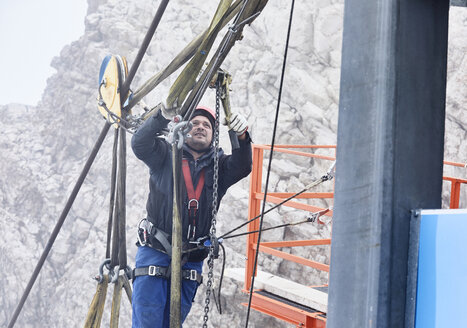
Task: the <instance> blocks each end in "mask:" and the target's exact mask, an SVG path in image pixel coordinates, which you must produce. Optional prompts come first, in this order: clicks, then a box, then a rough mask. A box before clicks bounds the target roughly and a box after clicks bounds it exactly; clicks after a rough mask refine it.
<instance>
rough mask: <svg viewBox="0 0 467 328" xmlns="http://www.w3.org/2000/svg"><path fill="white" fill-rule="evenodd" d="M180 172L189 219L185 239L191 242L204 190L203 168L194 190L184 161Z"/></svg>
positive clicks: (187, 166) (184, 160)
mask: <svg viewBox="0 0 467 328" xmlns="http://www.w3.org/2000/svg"><path fill="white" fill-rule="evenodd" d="M182 171H183V177H184V179H185V186H186V192H187V194H188V216H189V218H190V224H189V225H188V235H187V239H188V240H190V241H192V240H194V239H195V233H196V213H197V211H198V208H199V197H200V196H201V192H202V191H203V188H204V168H202V169H201V173H200V176H199V180H198V184H197V185H196V190H195V189H194V187H193V180H192V179H191V172H190V165H189V164H188V160H186V159H183V160H182Z"/></svg>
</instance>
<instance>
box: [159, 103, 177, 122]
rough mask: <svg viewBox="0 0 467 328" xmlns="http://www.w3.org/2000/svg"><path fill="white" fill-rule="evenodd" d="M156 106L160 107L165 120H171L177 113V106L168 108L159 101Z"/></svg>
mask: <svg viewBox="0 0 467 328" xmlns="http://www.w3.org/2000/svg"><path fill="white" fill-rule="evenodd" d="M157 106H159V107H160V110H161V114H162V116H164V117H165V118H166V119H167V120H172V119H173V118H174V116H175V115H177V107H171V108H168V107H167V106H166V105H165V103H164V102H161V103H160V104H159V105H157Z"/></svg>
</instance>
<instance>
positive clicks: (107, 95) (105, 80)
mask: <svg viewBox="0 0 467 328" xmlns="http://www.w3.org/2000/svg"><path fill="white" fill-rule="evenodd" d="M127 75H128V66H127V61H126V59H125V57H121V56H118V55H115V56H114V55H107V56H106V57H105V58H104V60H103V61H102V64H101V67H100V71H99V85H98V94H99V98H98V105H97V108H98V109H99V111H100V112H101V114H102V116H104V118H105V119H106V120H107V121H108V122H109V123H111V124H113V125H114V127H115V128H117V127H118V122H120V118H121V117H122V104H121V103H120V89H121V87H122V84H123V81H124V80H125V78H126V77H127Z"/></svg>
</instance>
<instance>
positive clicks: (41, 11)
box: [0, 0, 87, 105]
mask: <svg viewBox="0 0 467 328" xmlns="http://www.w3.org/2000/svg"><path fill="white" fill-rule="evenodd" d="M86 10H87V1H86V0H0V45H1V46H0V64H1V69H0V70H1V73H0V90H1V92H0V105H5V104H8V103H13V102H15V103H22V104H27V105H35V104H36V103H37V102H38V101H39V99H40V97H41V95H42V91H43V90H44V88H45V85H46V80H47V78H48V77H49V76H51V75H52V74H53V73H54V72H55V70H54V69H53V68H51V67H50V62H51V60H52V58H53V57H54V56H57V55H59V54H60V50H61V49H62V48H63V46H64V45H66V44H68V43H71V42H72V41H74V40H77V39H78V38H79V37H80V36H81V35H82V34H83V33H84V17H85V15H86Z"/></svg>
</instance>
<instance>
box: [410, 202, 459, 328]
mask: <svg viewBox="0 0 467 328" xmlns="http://www.w3.org/2000/svg"><path fill="white" fill-rule="evenodd" d="M466 250H467V211H466V210H439V211H422V217H421V220H420V241H419V258H418V282H417V304H416V316H415V327H417V328H434V327H436V328H441V327H467V255H466Z"/></svg>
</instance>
